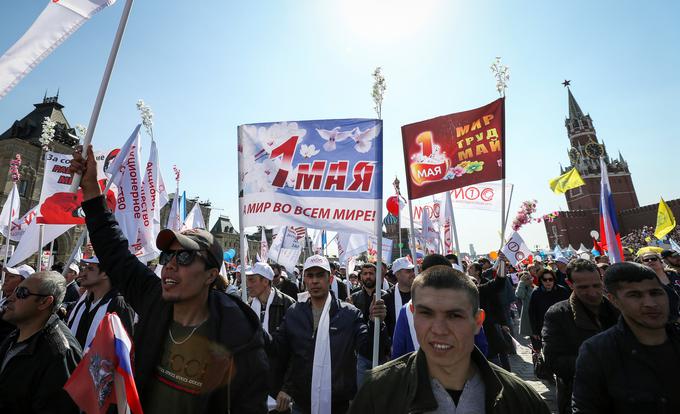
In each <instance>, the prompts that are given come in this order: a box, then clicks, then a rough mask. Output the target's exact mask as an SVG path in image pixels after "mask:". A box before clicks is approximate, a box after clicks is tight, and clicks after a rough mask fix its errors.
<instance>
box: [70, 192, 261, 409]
mask: <svg viewBox="0 0 680 414" xmlns="http://www.w3.org/2000/svg"><path fill="white" fill-rule="evenodd" d="M82 206H83V211H84V212H85V215H86V223H87V228H88V231H89V233H90V239H91V242H92V246H93V247H94V250H95V251H96V252H97V257H98V258H99V260H100V266H101V267H102V269H104V271H106V273H107V274H108V276H109V279H110V280H111V284H112V285H113V286H114V287H116V288H117V289H118V290H119V291H120V292H121V293H122V294H123V296H124V297H125V300H126V302H127V303H129V304H130V305H131V306H132V308H133V309H134V310H135V312H136V313H137V315H138V317H139V322H138V323H137V325H136V327H135V335H134V345H135V350H136V352H137V354H136V356H135V381H136V383H137V390H138V391H139V395H140V398H141V400H142V407H144V406H145V405H146V395H147V394H146V393H147V391H149V389H150V385H151V381H153V380H154V379H153V378H154V374H155V371H156V367H157V365H158V362H159V361H160V358H161V354H162V348H163V345H164V343H165V341H166V338H167V335H168V330H169V327H170V322H171V320H172V314H173V304H172V303H168V302H164V301H163V299H162V297H161V289H162V288H161V279H160V278H159V277H158V276H156V275H155V274H154V272H153V271H151V270H150V269H149V268H148V267H146V265H145V264H143V263H142V262H140V261H139V260H137V258H136V257H135V256H134V255H132V254H131V253H130V251H129V250H128V241H127V239H125V236H123V234H122V232H121V231H120V228H119V226H118V223H117V222H116V220H115V218H114V217H113V214H112V213H111V212H110V211H109V210H108V208H107V207H106V205H105V203H104V198H103V197H97V198H95V199H92V200H88V201H85V202H83V203H82ZM208 308H209V313H210V316H209V318H208V321H207V322H206V323H207V324H208V326H209V327H210V334H209V338H210V339H211V340H213V341H215V342H216V343H219V344H220V345H221V346H222V347H224V348H226V350H227V351H228V352H226V353H215V354H213V355H212V356H213V358H214V360H213V361H211V363H210V364H209V371H210V372H208V373H206V377H207V378H212V379H215V378H216V379H217V380H218V381H222V380H224V381H222V382H220V383H222V384H223V383H225V382H226V383H227V385H224V386H220V387H218V388H217V389H215V390H214V391H213V392H211V395H210V398H209V399H208V401H207V406H206V407H203V408H202V411H204V412H219V413H225V412H232V413H265V412H267V410H266V406H265V403H266V398H267V384H266V375H267V370H268V362H267V357H266V355H265V353H264V349H263V340H262V326H261V324H260V320H259V318H258V317H257V316H256V315H255V312H253V311H252V310H251V309H250V307H249V306H248V305H247V304H245V303H243V302H241V301H240V300H238V299H235V298H233V297H231V296H229V295H227V294H226V293H223V292H219V291H217V290H211V291H210V294H209V296H208ZM232 375H233V379H232V380H231V381H226V379H227V378H229V377H230V376H232Z"/></svg>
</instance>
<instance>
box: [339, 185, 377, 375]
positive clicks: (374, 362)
mask: <svg viewBox="0 0 680 414" xmlns="http://www.w3.org/2000/svg"><path fill="white" fill-rule="evenodd" d="M382 201H383V197H382V194H380V202H379V203H378V211H376V214H377V216H378V219H377V220H376V221H375V225H376V227H377V229H376V230H377V231H378V234H377V236H378V237H377V238H378V246H377V251H378V253H377V257H376V266H375V300H376V301H378V300H380V296H381V295H380V293H381V291H382V278H383V274H382V262H383V257H382V256H383V245H382V238H383V235H382ZM348 264H349V263H348ZM347 275H348V276H349V272H347ZM379 361H380V318H377V317H376V318H375V320H374V321H373V368H375V367H377V366H378V363H379Z"/></svg>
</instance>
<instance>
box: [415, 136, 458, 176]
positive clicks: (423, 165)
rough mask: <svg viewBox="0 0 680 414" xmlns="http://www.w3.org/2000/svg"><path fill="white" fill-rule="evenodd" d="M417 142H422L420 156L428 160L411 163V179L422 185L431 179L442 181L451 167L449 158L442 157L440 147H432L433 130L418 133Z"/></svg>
mask: <svg viewBox="0 0 680 414" xmlns="http://www.w3.org/2000/svg"><path fill="white" fill-rule="evenodd" d="M416 143H418V144H420V147H421V151H420V154H418V155H420V157H421V158H422V159H425V160H427V161H426V162H423V161H421V162H414V163H412V164H411V165H410V168H411V179H412V180H413V183H414V184H416V185H418V186H420V185H423V184H424V183H427V182H431V181H440V180H442V179H443V178H444V176H446V173H447V171H448V169H449V160H448V159H447V158H444V159H441V158H439V157H437V155H439V150H438V148H439V147H435V148H436V150H435V151H433V147H432V131H425V132H421V133H420V134H418V136H417V137H416Z"/></svg>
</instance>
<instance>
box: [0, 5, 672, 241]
mask: <svg viewBox="0 0 680 414" xmlns="http://www.w3.org/2000/svg"><path fill="white" fill-rule="evenodd" d="M46 4H47V1H46V0H41V1H37V0H24V1H21V2H1V3H0V15H2V16H3V24H2V25H0V53H1V52H2V51H4V50H6V49H8V48H9V47H10V46H11V45H12V44H13V43H14V42H15V41H16V40H17V39H18V38H19V37H20V36H21V35H22V34H23V33H24V32H25V31H26V30H27V29H28V27H29V26H30V24H31V23H32V22H33V21H34V20H35V18H36V17H37V16H38V14H39V13H40V11H41V10H42V9H43V8H44V7H45V5H46ZM123 4H124V0H118V1H117V3H116V4H115V5H114V6H112V7H109V8H107V9H105V10H104V11H102V12H101V13H100V14H98V15H96V16H94V17H93V18H92V19H91V21H89V22H87V23H86V24H85V25H84V26H83V27H82V28H81V29H80V30H79V31H78V32H76V33H75V34H74V35H73V36H72V37H71V38H70V39H68V40H67V41H66V42H65V43H64V44H63V45H62V46H60V47H59V48H58V49H57V50H55V51H54V52H53V53H52V54H51V55H50V56H48V57H47V58H46V59H45V60H44V61H43V62H42V63H41V64H40V65H39V66H38V67H37V68H35V69H34V70H33V71H32V72H31V73H30V74H29V75H28V76H27V77H26V78H24V80H23V81H22V82H21V83H20V84H19V85H18V86H17V87H15V88H14V89H13V90H12V91H10V93H9V94H8V95H7V96H6V97H5V98H3V99H2V100H0V129H2V130H3V131H4V130H5V129H6V128H9V127H10V126H11V124H12V122H13V121H14V120H16V119H19V118H21V117H23V116H24V115H25V114H27V113H28V112H29V111H31V110H32V108H33V106H32V104H34V103H38V102H40V101H41V99H42V97H43V95H44V94H45V92H46V91H47V94H48V96H49V95H54V94H55V93H56V91H57V89H59V91H60V95H59V101H60V102H61V103H62V104H63V105H64V106H65V109H64V111H65V115H66V117H67V119H69V121H70V122H71V123H72V124H84V125H87V122H88V120H89V117H90V112H91V110H92V106H93V103H94V100H95V97H96V94H97V90H98V88H99V83H100V81H101V76H102V72H103V69H104V66H105V63H106V59H107V56H108V53H109V50H110V47H111V42H112V40H113V36H114V33H115V30H116V27H117V25H118V20H119V18H120V14H121V11H122V9H123ZM677 16H680V3H678V2H675V1H670V0H669V1H657V2H621V1H598V2H593V1H579V0H575V1H570V2H563V3H561V4H559V5H558V4H556V3H554V2H545V1H538V0H536V1H513V2H507V1H502V0H488V1H454V0H448V1H447V0H419V1H417V2H415V1H410V0H333V1H331V0H295V1H293V0H287V1H286V0H279V1H273V0H272V1H258V2H234V1H213V0H202V1H199V2H143V1H138V2H136V3H135V4H134V6H133V9H132V13H131V15H130V20H129V22H128V27H127V30H126V33H125V37H124V39H123V44H122V46H121V49H120V52H119V55H118V60H117V62H116V67H115V69H114V72H113V76H112V78H111V82H110V84H109V89H108V92H107V95H106V99H105V101H104V106H103V108H102V112H101V116H100V118H99V123H98V125H97V129H96V133H95V136H94V141H93V143H94V146H95V148H101V149H106V148H113V147H116V146H119V145H122V143H123V142H124V140H125V139H126V138H127V137H128V136H129V134H130V132H131V131H132V130H133V128H134V127H135V125H136V124H137V123H138V122H139V121H140V118H139V115H138V112H137V110H136V107H135V103H136V102H137V100H138V99H143V100H144V101H145V102H146V103H147V104H148V105H149V106H150V107H151V108H152V110H153V113H154V135H155V137H156V140H157V142H158V146H159V154H160V161H161V167H162V172H163V175H164V177H165V180H166V182H171V181H172V166H173V165H177V167H178V168H179V169H180V170H181V171H182V179H181V190H186V191H187V195H188V196H190V197H196V196H198V197H200V199H201V200H210V202H211V203H212V206H213V208H215V210H214V211H213V213H212V217H211V222H214V221H215V220H216V218H217V217H218V216H219V215H220V214H223V215H227V216H229V217H230V218H231V219H232V221H233V222H234V224H236V223H237V221H238V201H237V169H236V168H237V167H236V165H237V156H236V129H237V126H238V125H241V124H246V123H255V122H270V121H293V120H305V119H332V118H371V117H374V116H375V113H374V110H373V101H372V99H371V95H370V93H371V86H372V83H373V79H372V77H371V73H372V72H373V70H374V69H375V68H376V67H377V66H381V67H382V68H383V72H384V75H385V78H386V81H387V91H386V94H385V98H384V99H385V100H384V104H383V108H382V115H383V121H384V136H383V138H384V156H383V159H384V160H385V164H384V166H383V170H384V177H383V188H384V191H385V197H387V196H389V195H391V188H392V186H391V182H392V181H393V179H394V177H395V176H397V177H399V179H400V180H401V181H402V183H404V181H405V180H404V164H403V155H402V145H401V132H400V128H401V126H402V125H405V124H409V123H413V122H417V121H420V120H424V119H429V118H432V117H435V116H439V115H445V114H449V113H453V112H459V111H463V110H468V109H472V108H476V107H479V106H482V105H485V104H486V103H489V102H491V101H493V100H494V99H496V98H497V97H498V94H497V92H496V89H495V80H494V78H493V76H492V73H491V71H490V70H489V65H490V64H491V63H492V61H493V60H494V58H495V57H496V56H501V57H502V60H503V63H504V64H506V65H507V66H508V67H509V68H510V82H509V85H508V90H507V102H506V140H507V141H506V168H507V169H506V173H507V180H508V182H510V183H513V184H514V185H515V187H514V188H515V189H514V193H513V197H512V203H511V206H510V220H512V218H513V217H514V215H515V213H516V211H517V209H518V208H519V204H520V203H521V202H522V201H524V200H529V199H536V200H537V201H538V207H537V209H538V213H539V214H546V213H549V212H552V211H554V210H559V209H565V208H566V201H565V198H564V196H559V195H556V194H554V193H552V192H551V191H550V189H549V187H548V180H550V179H551V178H554V177H556V176H557V175H559V172H560V169H559V165H560V163H561V164H562V165H568V164H569V161H568V157H567V150H568V145H569V141H568V138H567V133H566V129H565V127H564V120H565V118H566V116H567V114H568V107H567V91H566V89H565V88H564V87H563V86H562V85H561V83H562V81H563V80H564V79H570V80H571V81H572V83H571V85H572V86H571V90H572V92H573V94H574V96H575V97H576V99H577V101H578V103H579V104H580V106H581V108H582V109H583V111H584V112H587V113H589V114H590V115H591V117H592V119H593V122H594V125H595V128H596V130H597V135H598V138H599V139H600V140H603V141H604V142H605V143H606V145H607V150H608V151H609V154H610V155H612V156H617V155H618V151H619V150H620V151H621V153H622V154H623V156H624V158H626V160H627V161H628V164H629V168H630V171H631V173H632V176H633V183H634V185H635V188H636V190H637V194H638V198H639V200H640V203H641V205H646V204H650V203H655V202H658V200H659V197H661V196H663V197H664V199H666V200H670V199H675V198H678V197H680V186H678V185H677V177H678V174H677V173H676V172H675V171H676V170H677V168H676V167H675V163H676V162H677V154H678V148H680V132H678V129H677V128H676V125H675V122H673V119H677V114H676V108H675V105H674V104H675V102H676V99H677V96H678V95H679V93H680V83H679V82H678V75H677V69H678V67H680V54H678V53H677V51H678V45H680V27H678V25H677V21H676V20H677ZM148 142H149V141H148V140H147V141H146V144H147V145H146V147H147V148H148ZM143 145H144V144H143ZM402 191H404V192H405V188H404V187H403V184H402ZM456 221H457V224H458V232H459V238H460V243H461V250H463V251H467V250H468V246H469V245H470V244H471V243H472V244H474V246H475V250H476V251H477V252H478V253H486V252H488V251H490V250H494V249H497V248H498V244H499V223H500V218H499V214H498V213H493V212H485V211H472V210H459V211H456ZM520 233H521V234H522V236H523V237H524V238H525V240H526V241H527V244H528V245H529V246H530V247H534V246H541V247H544V246H547V238H546V236H545V228H544V226H543V224H530V225H527V226H525V227H524V228H522V230H521V232H520Z"/></svg>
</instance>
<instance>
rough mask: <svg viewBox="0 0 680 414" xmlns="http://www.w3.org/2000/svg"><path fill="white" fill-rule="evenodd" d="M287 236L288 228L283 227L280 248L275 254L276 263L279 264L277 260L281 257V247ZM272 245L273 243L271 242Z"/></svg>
mask: <svg viewBox="0 0 680 414" xmlns="http://www.w3.org/2000/svg"><path fill="white" fill-rule="evenodd" d="M287 236H288V226H283V237H282V238H281V246H279V252H278V253H277V254H276V263H277V264H281V263H279V258H280V257H281V250H282V249H283V245H284V244H286V237H287ZM272 244H274V242H272Z"/></svg>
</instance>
